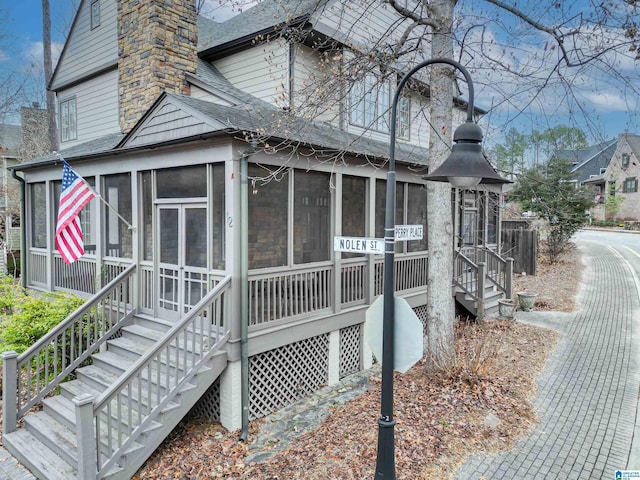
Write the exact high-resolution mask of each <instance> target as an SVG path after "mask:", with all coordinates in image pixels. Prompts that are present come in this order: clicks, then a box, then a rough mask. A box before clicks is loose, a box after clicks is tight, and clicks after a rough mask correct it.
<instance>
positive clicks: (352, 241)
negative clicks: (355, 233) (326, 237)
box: [333, 237, 384, 255]
mask: <svg viewBox="0 0 640 480" xmlns="http://www.w3.org/2000/svg"><path fill="white" fill-rule="evenodd" d="M333 249H334V250H335V251H336V252H351V253H371V254H374V255H377V254H380V255H382V254H384V239H382V238H366V237H333Z"/></svg>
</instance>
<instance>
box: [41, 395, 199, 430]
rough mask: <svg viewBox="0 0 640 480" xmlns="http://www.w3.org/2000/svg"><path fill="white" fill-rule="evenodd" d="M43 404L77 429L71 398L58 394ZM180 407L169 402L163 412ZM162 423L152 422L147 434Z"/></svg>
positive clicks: (73, 428) (57, 418) (56, 417)
mask: <svg viewBox="0 0 640 480" xmlns="http://www.w3.org/2000/svg"><path fill="white" fill-rule="evenodd" d="M191 388H193V387H192V386H191V385H190V386H189V387H188V388H185V389H184V390H183V391H185V392H186V391H189V390H190V389H191ZM42 403H43V406H44V412H45V413H47V415H49V416H50V417H52V418H53V419H54V420H55V421H56V422H58V423H61V424H62V425H64V426H65V427H66V428H68V429H70V430H71V431H75V428H76V411H75V408H76V407H75V405H74V403H73V402H72V401H71V400H69V399H68V398H66V397H63V396H62V395H56V396H54V397H49V398H45V399H44V400H42ZM177 407H179V405H178V404H177V403H174V402H169V404H168V405H167V406H166V408H164V409H162V411H161V413H165V412H168V411H172V410H174V409H175V408H177ZM126 408H127V407H126V406H125V405H123V409H126ZM123 411H124V412H125V413H123V421H122V425H123V427H124V429H125V430H126V429H127V427H128V426H129V423H128V421H127V420H128V418H127V415H126V410H123ZM116 423H117V422H115V418H114V425H115V424H116ZM161 426H162V425H161V424H160V423H159V422H152V423H151V424H150V425H149V427H148V428H147V429H146V430H145V434H148V433H149V432H152V431H153V430H156V429H158V428H160V427H161Z"/></svg>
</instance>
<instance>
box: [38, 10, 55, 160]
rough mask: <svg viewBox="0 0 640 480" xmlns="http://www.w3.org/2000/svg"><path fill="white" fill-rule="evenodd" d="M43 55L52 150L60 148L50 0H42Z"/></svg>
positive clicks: (49, 135)
mask: <svg viewBox="0 0 640 480" xmlns="http://www.w3.org/2000/svg"><path fill="white" fill-rule="evenodd" d="M42 54H43V55H42V56H43V58H44V80H45V83H46V84H45V88H46V89H47V113H48V117H49V122H48V123H49V129H48V137H49V147H50V150H57V149H58V130H57V128H56V104H55V95H54V93H53V92H52V91H51V90H49V88H48V87H49V82H50V81H51V75H52V74H53V65H52V61H51V11H50V9H49V0H42Z"/></svg>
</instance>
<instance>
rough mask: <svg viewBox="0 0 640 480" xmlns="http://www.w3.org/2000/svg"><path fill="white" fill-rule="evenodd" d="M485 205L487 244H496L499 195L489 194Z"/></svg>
mask: <svg viewBox="0 0 640 480" xmlns="http://www.w3.org/2000/svg"><path fill="white" fill-rule="evenodd" d="M487 199H488V205H487V243H494V244H497V243H498V219H499V218H500V195H499V194H497V193H489V195H488V197H487Z"/></svg>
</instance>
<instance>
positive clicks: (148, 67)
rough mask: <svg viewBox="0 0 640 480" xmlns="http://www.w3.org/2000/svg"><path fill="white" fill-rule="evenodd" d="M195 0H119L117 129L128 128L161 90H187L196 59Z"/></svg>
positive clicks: (124, 130)
mask: <svg viewBox="0 0 640 480" xmlns="http://www.w3.org/2000/svg"><path fill="white" fill-rule="evenodd" d="M197 39H198V34H197V15H196V5H195V0H119V1H118V74H119V82H118V95H119V100H120V128H121V129H122V131H123V132H124V133H127V132H128V131H129V130H131V128H132V127H133V126H134V125H135V124H136V122H137V121H138V120H139V119H140V117H141V116H142V115H143V114H144V113H145V112H146V111H147V109H148V108H149V107H150V106H151V104H152V103H153V102H154V101H155V100H156V99H157V98H158V96H159V95H160V94H161V93H162V92H163V91H167V92H172V93H182V94H185V95H188V94H189V86H188V84H187V81H186V73H195V71H196V62H197Z"/></svg>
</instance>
